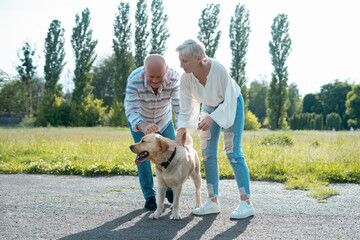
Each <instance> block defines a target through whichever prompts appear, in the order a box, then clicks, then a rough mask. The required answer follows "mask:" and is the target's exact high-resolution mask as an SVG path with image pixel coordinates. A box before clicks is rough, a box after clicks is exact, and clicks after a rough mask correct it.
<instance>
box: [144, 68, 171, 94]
mask: <svg viewBox="0 0 360 240" xmlns="http://www.w3.org/2000/svg"><path fill="white" fill-rule="evenodd" d="M166 71H167V67H166V68H165V67H164V65H162V64H149V65H148V66H147V67H146V69H145V75H146V82H147V84H149V85H150V86H151V87H152V89H154V90H157V89H159V87H160V86H161V85H162V84H163V82H164V81H165V74H166Z"/></svg>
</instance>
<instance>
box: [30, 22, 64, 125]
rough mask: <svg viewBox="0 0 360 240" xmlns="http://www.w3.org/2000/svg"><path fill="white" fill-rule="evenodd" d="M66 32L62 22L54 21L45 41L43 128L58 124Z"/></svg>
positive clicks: (40, 112)
mask: <svg viewBox="0 0 360 240" xmlns="http://www.w3.org/2000/svg"><path fill="white" fill-rule="evenodd" d="M64 32H65V30H64V29H63V28H61V22H60V21H59V20H53V21H52V22H51V23H50V27H49V30H48V33H47V37H46V39H45V49H44V53H45V66H44V75H45V85H44V90H43V94H42V98H41V101H40V105H39V111H38V119H37V120H38V122H39V123H40V125H42V126H46V125H47V124H51V125H56V124H57V119H56V116H55V115H56V114H57V113H56V111H57V109H56V108H57V106H55V102H56V99H57V98H60V97H61V96H62V86H61V85H60V84H58V82H59V80H60V75H61V73H62V71H63V69H64V66H65V63H64V59H65V49H64V44H65V38H64Z"/></svg>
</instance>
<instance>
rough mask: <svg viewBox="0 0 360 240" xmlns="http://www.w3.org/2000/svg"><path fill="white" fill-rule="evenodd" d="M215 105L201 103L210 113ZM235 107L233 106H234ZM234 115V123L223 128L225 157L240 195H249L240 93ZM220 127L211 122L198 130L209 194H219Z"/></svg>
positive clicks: (242, 103)
mask: <svg viewBox="0 0 360 240" xmlns="http://www.w3.org/2000/svg"><path fill="white" fill-rule="evenodd" d="M216 108H217V107H210V106H207V105H205V104H203V105H202V112H206V113H209V114H210V113H212V112H213V111H215V110H216ZM234 108H235V106H234ZM235 110H236V116H235V121H234V124H233V125H232V126H231V127H230V128H227V129H224V145H225V152H226V156H227V159H228V161H229V163H230V165H231V166H232V168H233V171H234V175H235V179H236V183H237V186H238V189H239V193H240V195H244V194H246V195H247V196H248V197H250V176H249V169H248V167H247V165H246V162H245V158H244V155H243V152H242V150H241V138H242V132H243V129H244V102H243V97H242V95H240V96H239V97H238V99H237V106H236V109H234V111H235ZM220 133H221V127H220V126H219V125H218V124H217V123H216V122H213V123H212V125H211V127H210V128H209V129H208V130H207V131H200V142H201V153H202V157H203V163H204V168H205V174H206V183H207V189H208V193H209V194H213V195H214V197H217V196H219V167H218V158H217V157H218V156H217V154H218V151H217V150H218V145H219V138H220Z"/></svg>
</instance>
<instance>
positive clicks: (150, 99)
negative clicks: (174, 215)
mask: <svg viewBox="0 0 360 240" xmlns="http://www.w3.org/2000/svg"><path fill="white" fill-rule="evenodd" d="M179 79H180V76H179V74H178V73H177V72H175V71H174V70H172V69H171V68H168V66H167V64H166V61H165V58H164V57H162V56H161V55H157V54H152V55H149V56H147V57H146V59H145V61H144V66H143V67H139V68H137V69H136V70H134V71H133V72H132V73H131V74H130V76H129V77H128V80H127V86H126V95H125V114H126V118H127V120H128V125H129V127H130V131H131V134H132V137H133V139H134V142H135V143H137V142H139V141H140V140H141V138H142V137H143V136H144V135H146V134H149V133H153V132H156V133H159V134H161V135H162V136H164V137H168V138H170V139H172V140H174V139H175V130H174V124H173V121H172V109H173V110H174V113H175V119H176V121H177V116H178V114H179V109H180V105H179V101H180V82H179ZM137 169H138V174H139V181H140V186H141V190H142V193H143V196H144V198H145V200H146V202H145V209H148V210H155V209H156V206H157V205H156V200H155V199H156V198H155V190H154V184H153V174H152V170H151V163H150V161H144V162H142V163H141V164H140V165H139V166H137ZM166 198H167V199H168V201H169V202H170V203H172V202H173V192H172V189H171V188H168V189H167V191H166Z"/></svg>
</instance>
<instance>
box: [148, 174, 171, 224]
mask: <svg viewBox="0 0 360 240" xmlns="http://www.w3.org/2000/svg"><path fill="white" fill-rule="evenodd" d="M157 180H158V191H157V193H156V195H157V196H156V204H157V208H156V210H155V212H154V213H152V214H150V216H149V218H151V219H158V218H159V217H160V216H161V214H162V213H163V210H164V201H165V195H166V189H167V186H166V183H165V181H164V180H163V179H162V178H160V177H157Z"/></svg>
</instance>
